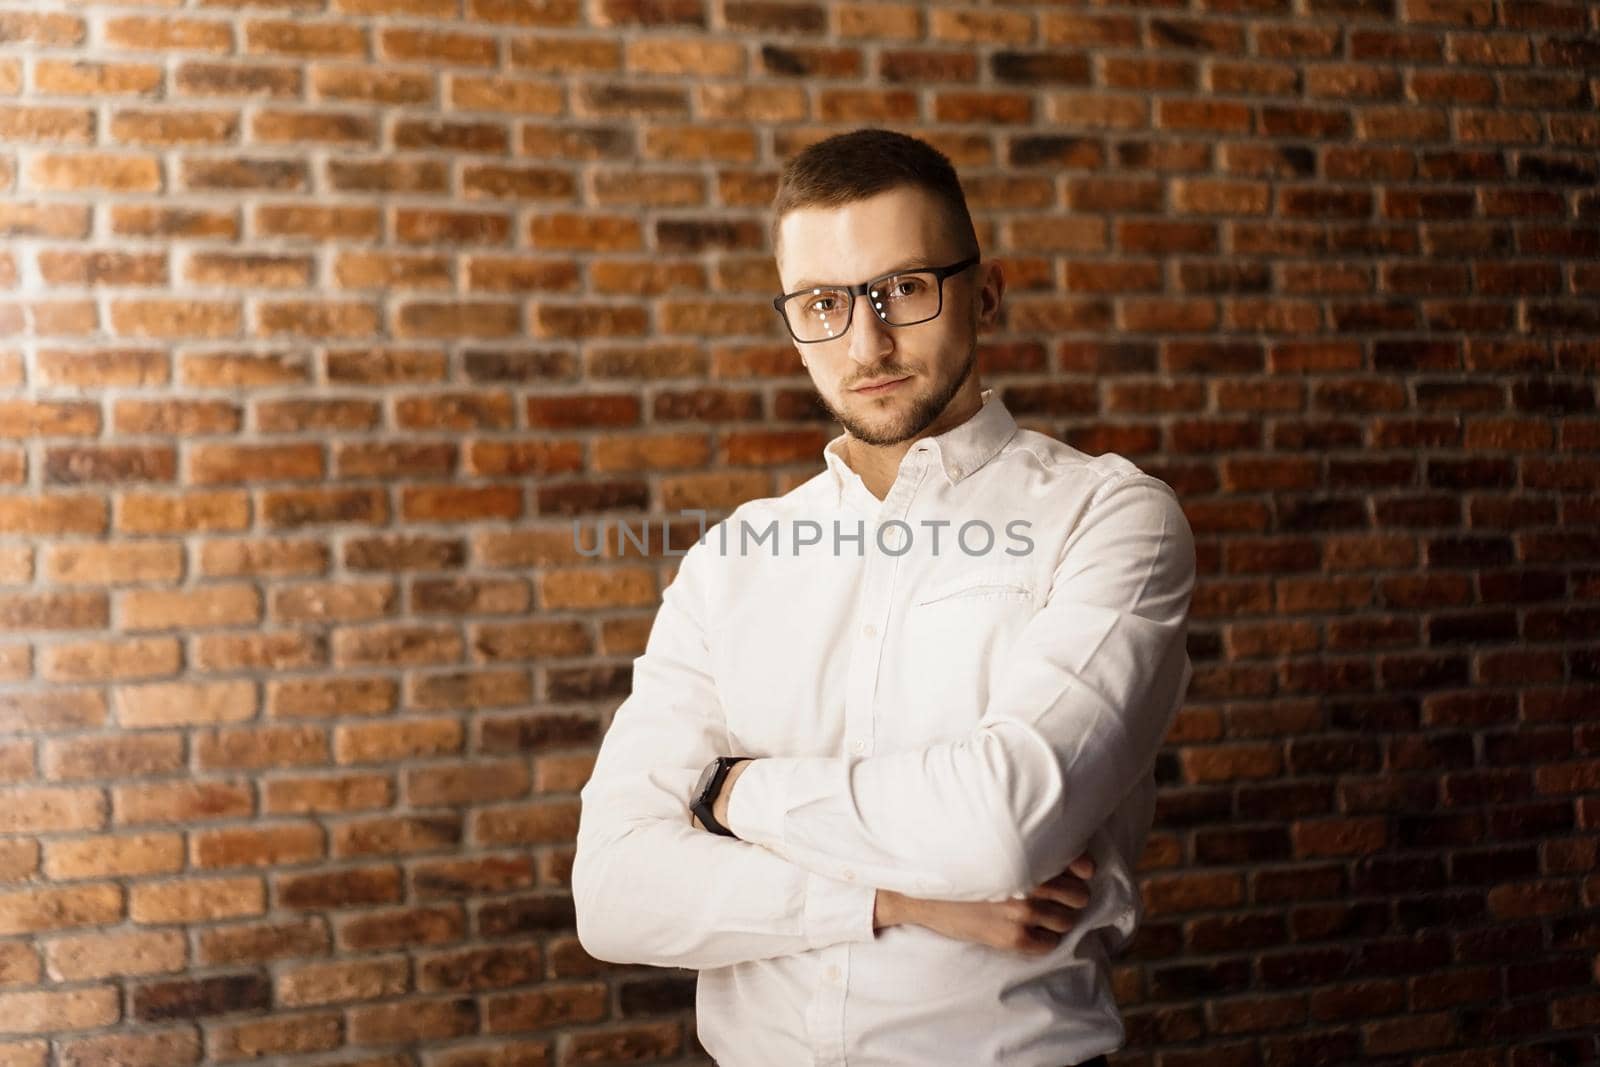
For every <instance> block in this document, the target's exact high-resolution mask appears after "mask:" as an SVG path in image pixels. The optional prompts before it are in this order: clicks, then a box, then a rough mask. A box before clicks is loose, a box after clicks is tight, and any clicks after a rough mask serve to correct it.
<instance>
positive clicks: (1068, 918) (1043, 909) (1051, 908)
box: [1027, 898, 1078, 934]
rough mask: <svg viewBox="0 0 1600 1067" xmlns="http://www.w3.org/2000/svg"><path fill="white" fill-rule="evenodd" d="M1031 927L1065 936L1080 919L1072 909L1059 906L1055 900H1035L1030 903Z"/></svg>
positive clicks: (1029, 923) (1029, 918)
mask: <svg viewBox="0 0 1600 1067" xmlns="http://www.w3.org/2000/svg"><path fill="white" fill-rule="evenodd" d="M1028 905H1029V907H1028V918H1027V923H1028V925H1029V926H1037V927H1039V928H1041V929H1044V930H1052V931H1054V932H1055V933H1058V934H1064V933H1066V932H1067V931H1068V930H1070V929H1072V927H1073V926H1074V925H1075V924H1076V923H1077V921H1078V917H1077V916H1076V915H1075V914H1073V912H1072V910H1071V909H1070V908H1066V907H1063V906H1061V905H1060V904H1057V903H1056V902H1055V901H1053V900H1040V899H1038V898H1035V899H1033V900H1030V901H1028Z"/></svg>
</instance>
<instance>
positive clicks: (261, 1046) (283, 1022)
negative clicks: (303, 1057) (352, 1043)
mask: <svg viewBox="0 0 1600 1067" xmlns="http://www.w3.org/2000/svg"><path fill="white" fill-rule="evenodd" d="M207 1043H208V1047H209V1048H210V1049H211V1051H212V1053H213V1054H214V1055H215V1056H217V1057H218V1058H221V1059H225V1060H229V1061H232V1060H243V1059H250V1058H255V1057H268V1058H269V1061H270V1058H272V1057H279V1056H294V1055H299V1054H308V1053H313V1052H328V1051H332V1050H333V1049H336V1048H337V1047H338V1046H339V1044H340V1025H339V1016H338V1015H337V1014H335V1013H331V1012H323V1013H319V1014H310V1015H308V1014H302V1013H299V1012H283V1011H276V1012H274V1014H273V1016H272V1017H271V1018H267V1019H260V1020H237V1021H235V1020H228V1021H226V1022H220V1023H217V1024H214V1025H213V1026H211V1027H209V1028H208V1031H207Z"/></svg>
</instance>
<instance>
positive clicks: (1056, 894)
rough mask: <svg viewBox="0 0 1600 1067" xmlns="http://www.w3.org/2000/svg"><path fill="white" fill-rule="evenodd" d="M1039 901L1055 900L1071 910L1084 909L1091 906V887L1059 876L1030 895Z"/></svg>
mask: <svg viewBox="0 0 1600 1067" xmlns="http://www.w3.org/2000/svg"><path fill="white" fill-rule="evenodd" d="M1028 895H1029V897H1030V898H1032V899H1037V900H1053V901H1056V902H1058V903H1060V904H1064V905H1066V906H1067V907H1069V908H1083V907H1087V906H1088V904H1089V887H1088V886H1087V885H1085V884H1083V883H1082V882H1080V881H1078V880H1077V879H1076V878H1068V877H1066V876H1065V875H1058V876H1057V877H1055V878H1052V879H1050V880H1049V881H1048V882H1046V883H1045V884H1044V885H1042V886H1040V887H1039V888H1038V889H1036V890H1034V891H1033V892H1032V893H1030V894H1028Z"/></svg>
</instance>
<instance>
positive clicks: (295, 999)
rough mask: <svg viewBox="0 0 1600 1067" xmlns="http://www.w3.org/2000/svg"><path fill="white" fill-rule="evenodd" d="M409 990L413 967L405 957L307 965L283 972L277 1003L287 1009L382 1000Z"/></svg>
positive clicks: (278, 977) (277, 991) (277, 992)
mask: <svg viewBox="0 0 1600 1067" xmlns="http://www.w3.org/2000/svg"><path fill="white" fill-rule="evenodd" d="M410 990H411V977H410V965H409V962H408V961H407V960H406V959H405V957H403V956H397V957H393V958H389V959H368V960H358V961H351V962H348V963H312V964H304V965H300V966H297V967H294V968H293V969H290V970H286V971H283V972H282V973H280V974H279V975H278V976H277V980H276V994H277V1000H278V1003H280V1004H283V1005H285V1006H288V1007H305V1006H308V1005H319V1004H344V1003H350V1002H353V1001H361V1000H379V999H384V998H389V997H397V996H401V995H403V994H405V993H407V992H410Z"/></svg>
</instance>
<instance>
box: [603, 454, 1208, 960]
mask: <svg viewBox="0 0 1600 1067" xmlns="http://www.w3.org/2000/svg"><path fill="white" fill-rule="evenodd" d="M703 547H704V543H701V544H697V545H696V546H694V547H692V548H691V549H690V550H689V552H688V554H686V555H685V556H684V557H683V560H682V563H681V565H680V568H679V572H678V577H677V578H676V579H675V580H674V581H673V582H672V584H671V585H669V586H668V587H667V589H666V590H665V591H664V593H663V597H662V606H661V610H660V611H659V612H658V614H657V617H656V621H655V625H654V626H653V627H652V629H651V632H650V637H649V640H648V641H647V643H646V648H645V652H644V654H643V655H642V656H640V657H639V658H638V659H636V660H635V662H634V686H633V691H632V693H631V694H630V696H629V697H628V698H627V699H626V700H625V701H623V703H622V705H621V706H620V707H619V708H618V709H617V712H616V715H615V717H614V720H613V724H612V726H611V729H610V730H609V731H608V733H607V735H606V737H605V740H604V741H603V742H602V744H601V749H600V753H599V756H598V758H597V760H596V764H595V769H594V773H593V775H592V776H591V778H590V780H589V782H588V784H587V785H585V786H584V789H583V792H582V802H583V803H582V814H581V817H580V821H579V828H578V844H577V857H576V860H575V862H574V865H573V871H572V888H573V896H574V900H575V903H576V906H577V925H578V936H579V939H580V941H581V942H582V943H583V945H584V948H585V950H587V951H588V952H589V953H590V954H591V955H593V956H595V957H597V958H600V959H607V960H613V961H616V962H631V963H648V964H654V965H656V966H664V967H688V968H694V969H705V968H710V967H719V966H725V965H728V964H731V963H737V962H742V961H745V960H752V959H765V958H769V957H773V956H780V955H787V954H791V953H796V952H803V951H808V950H811V949H815V948H820V947H823V946H825V945H829V944H833V943H836V942H839V941H846V940H855V941H866V940H871V939H872V937H873V923H872V913H873V900H874V897H875V893H876V890H877V889H878V888H883V889H888V890H893V891H896V892H899V893H903V894H906V895H910V896H918V897H928V898H940V899H946V900H974V901H975V900H1001V899H1005V898H1008V897H1014V896H1018V895H1020V894H1023V893H1025V892H1027V890H1028V889H1029V888H1030V887H1032V886H1035V885H1038V884H1039V883H1041V882H1043V881H1045V880H1046V879H1048V878H1050V877H1051V876H1052V875H1054V874H1056V873H1057V872H1059V871H1061V870H1063V869H1064V868H1065V867H1066V866H1067V865H1068V863H1069V862H1070V861H1071V860H1073V859H1074V858H1075V857H1077V856H1078V855H1080V854H1081V853H1082V852H1083V851H1084V850H1085V847H1086V845H1087V843H1088V841H1089V838H1090V836H1091V835H1092V834H1093V833H1094V831H1095V830H1096V829H1097V828H1098V827H1099V826H1100V825H1101V824H1102V823H1103V822H1104V821H1105V819H1106V818H1107V816H1108V815H1109V814H1110V813H1111V812H1112V810H1113V809H1115V808H1116V807H1117V805H1118V804H1120V803H1121V801H1122V800H1123V798H1124V797H1125V796H1126V795H1127V793H1128V791H1129V790H1130V789H1132V788H1133V787H1134V786H1135V785H1136V784H1137V783H1138V782H1139V781H1140V780H1141V778H1142V777H1143V776H1144V775H1146V774H1148V773H1149V769H1150V766H1151V764H1152V762H1153V761H1154V758H1155V755H1156V751H1157V749H1158V748H1159V746H1160V742H1161V738H1162V737H1163V735H1164V734H1165V732H1166V729H1167V727H1168V725H1169V723H1170V719H1171V715H1172V712H1173V711H1174V710H1175V709H1176V705H1177V702H1178V700H1179V699H1180V698H1181V694H1182V693H1183V691H1184V689H1185V688H1186V686H1187V684H1188V681H1189V677H1190V666H1189V660H1188V656H1187V650H1186V647H1185V637H1186V621H1187V615H1188V607H1189V599H1190V594H1191V592H1192V589H1193V584H1194V569H1195V562H1194V544H1193V539H1192V535H1191V533H1190V530H1189V525H1188V522H1187V521H1186V520H1185V518H1184V516H1183V513H1182V510H1181V508H1180V507H1179V505H1178V502H1177V499H1176V497H1175V496H1174V495H1173V494H1172V491H1171V490H1170V489H1169V488H1167V486H1165V485H1164V484H1163V483H1161V482H1159V481H1157V480H1155V479H1154V478H1150V477H1148V476H1146V475H1143V474H1138V473H1131V474H1128V475H1125V476H1122V477H1121V478H1119V479H1117V480H1114V481H1111V482H1107V483H1105V484H1104V485H1102V487H1101V489H1100V491H1099V492H1098V494H1097V496H1096V498H1095V501H1094V502H1093V503H1092V504H1091V505H1090V506H1089V507H1088V508H1087V509H1086V511H1085V513H1084V515H1083V516H1082V517H1081V519H1080V521H1079V522H1078V523H1077V525H1076V526H1075V527H1074V528H1073V532H1072V533H1071V535H1070V536H1069V538H1068V540H1067V543H1066V545H1065V547H1064V549H1063V551H1062V553H1061V557H1060V560H1059V562H1058V564H1057V566H1056V569H1055V572H1054V575H1053V580H1052V583H1051V588H1050V592H1049V595H1048V597H1047V599H1046V602H1045V604H1044V605H1043V606H1042V607H1041V608H1040V610H1039V611H1038V612H1037V613H1036V614H1035V615H1034V616H1033V617H1032V618H1031V619H1029V621H1028V622H1027V624H1026V625H1025V627H1024V629H1023V631H1022V632H1021V634H1020V635H1019V637H1018V639H1017V641H1016V642H1015V643H1014V644H1013V645H1012V647H1011V648H1010V649H1009V651H1008V653H1007V656H1006V659H1005V662H1004V663H1002V664H1000V665H998V667H997V670H996V671H995V677H996V678H997V679H998V682H997V686H996V689H995V691H994V693H993V694H992V696H991V698H990V701H989V705H988V708H987V711H986V713H985V714H984V716H983V718H982V719H981V720H979V722H978V724H977V726H976V727H975V728H974V729H973V730H972V731H971V732H970V733H969V734H967V735H966V736H964V737H961V738H958V739H955V740H953V741H945V742H939V743H936V744H931V745H928V746H925V747H923V748H920V749H915V750H911V751H904V752H893V753H885V754H883V755H877V756H869V757H865V758H863V757H857V756H849V757H838V758H833V757H781V756H780V757H773V758H766V759H760V760H757V761H755V762H753V763H750V764H741V765H740V766H741V768H744V769H745V772H744V773H743V775H742V777H740V778H739V779H738V781H737V784H736V786H735V788H734V790H733V792H732V793H731V794H730V796H729V799H728V807H727V811H728V816H729V820H728V825H729V826H730V828H731V829H732V830H733V831H734V832H735V833H736V834H738V835H739V837H740V838H742V839H743V840H734V839H731V838H724V837H720V836H718V835H713V834H708V833H705V832H703V831H701V830H698V829H696V828H694V827H693V826H692V825H691V823H690V814H689V811H688V802H689V793H690V791H691V789H692V788H693V786H694V783H695V780H696V779H697V778H698V776H699V774H700V771H701V769H702V768H703V767H704V766H705V764H706V763H708V762H709V761H710V760H711V759H712V758H713V757H715V756H718V755H729V754H733V755H738V754H740V753H729V752H728V751H727V750H726V745H727V730H726V725H725V721H724V718H723V714H722V710H721V705H720V703H719V700H718V697H717V693H716V688H715V684H714V680H713V678H712V677H711V674H710V670H709V663H710V656H709V653H708V650H707V648H706V627H705V619H706V604H705V600H704V589H705V584H704V575H703V574H702V573H701V572H700V568H701V567H703V566H706V565H707V564H708V562H709V561H708V560H707V559H706V553H705V552H704V551H701V549H703ZM952 842H955V843H956V847H952V846H951V843H952Z"/></svg>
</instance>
